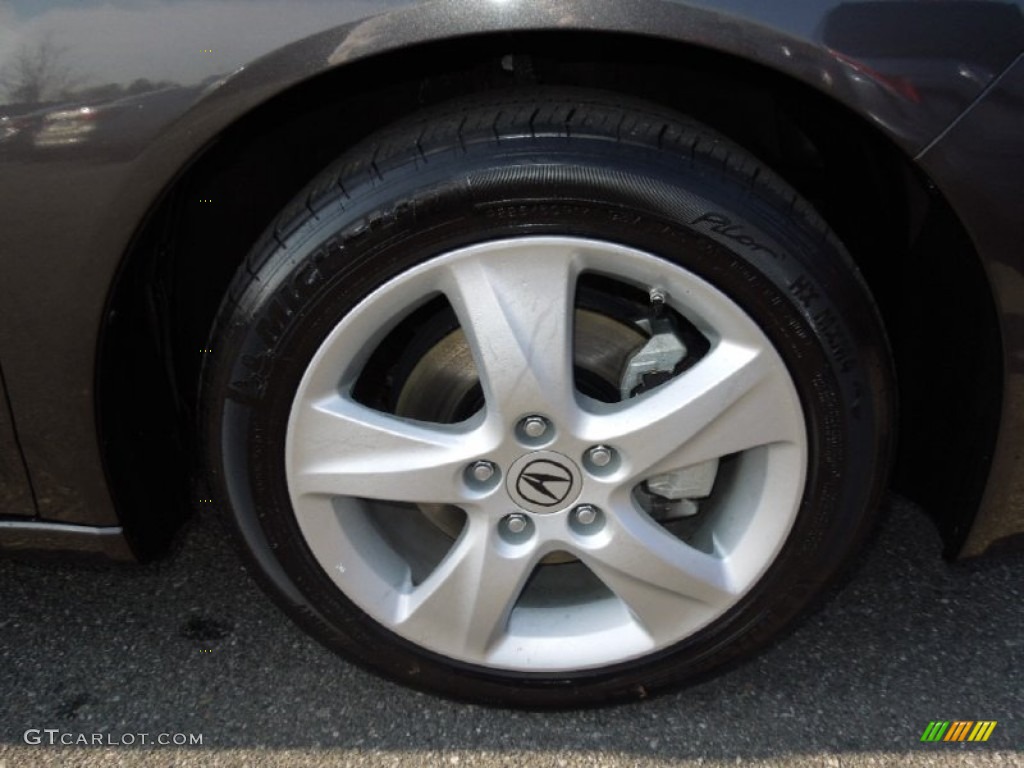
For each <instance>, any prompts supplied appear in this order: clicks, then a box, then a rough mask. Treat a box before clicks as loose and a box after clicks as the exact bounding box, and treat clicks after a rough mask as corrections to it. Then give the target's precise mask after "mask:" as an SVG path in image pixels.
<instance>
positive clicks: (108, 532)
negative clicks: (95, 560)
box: [0, 520, 135, 562]
mask: <svg viewBox="0 0 1024 768" xmlns="http://www.w3.org/2000/svg"><path fill="white" fill-rule="evenodd" d="M54 551H57V552H59V551H74V552H76V553H78V554H80V555H86V556H88V555H97V556H99V557H101V558H103V559H104V560H120V561H122V562H131V561H133V560H134V559H135V555H134V554H133V552H132V549H131V547H129V546H128V542H127V540H126V539H125V537H124V531H123V530H122V529H121V528H120V527H117V526H112V527H109V528H100V527H95V526H87V525H71V524H68V523H43V522H37V521H28V520H26V521H19V520H0V552H9V553H39V552H54Z"/></svg>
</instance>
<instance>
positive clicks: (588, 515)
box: [573, 504, 597, 525]
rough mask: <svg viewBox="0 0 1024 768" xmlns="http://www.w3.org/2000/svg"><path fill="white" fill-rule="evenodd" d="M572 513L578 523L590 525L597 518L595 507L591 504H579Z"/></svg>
mask: <svg viewBox="0 0 1024 768" xmlns="http://www.w3.org/2000/svg"><path fill="white" fill-rule="evenodd" d="M573 514H574V515H575V517H576V522H577V523H579V524H580V525H592V524H593V522H594V521H595V520H597V507H595V506H593V505H592V504H580V505H579V506H578V507H576V509H575V510H574V512H573Z"/></svg>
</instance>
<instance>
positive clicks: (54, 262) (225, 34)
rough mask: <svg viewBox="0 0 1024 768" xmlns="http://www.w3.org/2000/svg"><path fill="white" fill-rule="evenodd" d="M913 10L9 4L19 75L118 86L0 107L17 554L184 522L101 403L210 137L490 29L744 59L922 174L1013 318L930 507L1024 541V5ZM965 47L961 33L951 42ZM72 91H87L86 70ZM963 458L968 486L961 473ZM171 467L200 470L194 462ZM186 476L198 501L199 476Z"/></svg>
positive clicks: (5, 374) (975, 537) (1, 305)
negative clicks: (34, 58) (323, 87)
mask: <svg viewBox="0 0 1024 768" xmlns="http://www.w3.org/2000/svg"><path fill="white" fill-rule="evenodd" d="M915 5H918V4H912V3H888V4H884V3H857V2H852V3H838V2H831V1H830V0H798V1H795V2H786V3H765V2H761V1H760V0H713V1H712V0H709V1H708V2H704V3H694V2H668V1H666V0H632V1H631V2H621V0H565V1H561V0H558V1H555V0H531V1H530V2H526V1H525V0H440V1H435V2H400V1H397V0H391V1H387V0H384V1H379V0H356V1H354V2H327V1H325V0H288V1H287V2H285V1H284V0H257V1H255V2H234V1H233V0H180V1H175V0H160V1H157V0H153V1H150V2H119V3H113V4H109V3H98V2H74V3H72V2H60V1H56V2H39V1H38V0H35V1H33V2H8V3H0V72H3V71H4V70H3V67H4V65H5V64H6V65H7V70H6V72H7V73H8V77H10V76H11V72H12V67H13V66H15V64H16V63H17V61H18V58H19V57H21V58H22V60H24V61H28V60H30V58H31V55H32V52H33V51H36V52H38V51H42V50H44V48H45V47H46V46H48V48H47V49H46V50H47V51H48V52H49V55H50V56H51V58H52V60H53V61H52V62H51V64H52V68H53V69H52V71H53V77H54V78H56V79H58V80H60V81H61V82H63V83H64V84H65V85H66V86H67V85H68V84H73V83H76V84H80V83H86V84H92V83H97V81H99V82H109V83H112V84H115V85H119V86H121V88H120V90H118V89H114V91H116V95H117V98H109V96H107V97H104V94H102V93H100V91H101V90H102V89H95V90H94V91H93V94H94V95H93V97H92V98H91V100H90V99H88V98H86V99H82V98H79V99H74V98H71V99H70V100H68V99H59V98H50V99H48V100H46V102H45V103H41V104H39V103H37V104H23V103H11V99H10V98H8V103H7V104H2V103H0V118H4V119H5V122H0V366H2V367H0V371H2V377H0V394H2V395H3V399H2V400H0V548H2V549H8V550H17V549H20V550H42V549H56V550H77V551H90V552H97V553H102V554H104V555H106V556H109V557H114V558H132V557H136V556H139V555H140V553H141V552H142V550H143V549H145V548H144V547H139V546H137V545H136V544H135V543H133V539H132V528H133V526H136V527H145V526H146V525H148V523H147V517H148V516H157V515H165V514H168V513H167V512H166V511H161V510H162V509H163V508H162V507H161V506H160V504H159V503H158V502H159V500H158V499H156V498H154V499H153V500H152V501H153V503H152V504H151V505H149V504H147V503H146V495H145V489H143V490H142V491H141V492H138V491H136V492H134V493H129V492H121V491H119V490H118V486H119V485H120V484H122V483H124V482H125V475H126V474H131V473H132V471H133V470H132V469H131V467H128V468H127V469H125V467H124V466H122V467H121V468H117V467H114V466H113V465H112V461H113V460H112V459H111V456H113V455H117V454H123V453H126V452H127V453H132V452H136V451H137V452H139V453H145V452H146V450H147V446H148V445H149V443H140V444H139V445H132V444H131V438H130V431H123V432H117V431H115V430H111V428H110V427H109V420H110V419H112V418H115V417H112V416H111V413H112V412H113V411H116V410H117V405H116V402H117V401H116V399H115V400H113V401H112V402H114V405H113V406H111V405H109V402H110V396H109V395H107V397H108V405H107V406H106V407H105V408H104V407H103V406H102V403H101V402H100V401H101V400H102V399H103V397H104V396H105V395H104V392H103V389H104V387H106V388H107V390H108V391H117V392H121V391H125V388H130V386H131V385H130V383H129V384H126V383H125V382H123V381H122V382H120V383H119V384H117V385H116V386H115V385H111V384H110V383H109V382H111V381H112V380H114V379H116V377H117V376H118V375H119V374H118V373H117V372H114V373H111V366H110V365H109V362H110V360H109V358H108V357H105V355H109V354H111V353H110V352H109V350H110V349H117V347H116V345H112V344H111V343H110V342H108V341H107V340H106V338H105V334H107V333H108V331H109V329H110V327H111V326H112V323H114V322H115V320H116V314H117V312H118V311H119V309H118V307H119V304H118V301H119V300H120V299H118V298H117V297H115V296H114V292H115V290H116V289H115V286H116V285H117V281H118V278H119V276H123V275H124V274H125V273H126V271H130V270H131V269H136V268H138V267H137V266H132V264H133V261H132V260H133V259H138V258H141V257H139V252H140V248H142V246H141V245H140V243H143V242H144V241H145V239H146V234H145V230H146V227H147V226H150V225H152V224H153V222H154V221H156V220H157V219H158V218H159V216H160V215H161V214H159V213H157V212H158V211H160V210H161V206H164V205H167V201H168V199H169V198H170V197H171V196H172V195H173V194H174V190H175V189H176V185H179V184H181V183H182V182H181V179H182V178H184V177H186V176H187V174H188V173H189V169H190V168H192V167H193V166H195V165H196V164H197V163H200V162H201V161H202V158H204V156H205V155H206V154H207V153H209V152H210V151H211V147H215V146H216V145H217V143H218V142H219V141H223V140H224V137H229V136H231V135H232V134H231V131H232V130H234V129H235V128H236V126H238V125H241V124H244V123H246V121H249V122H250V124H251V121H253V120H256V119H258V118H257V117H254V115H259V114H260V110H261V109H262V108H263V107H264V106H265V105H267V104H271V103H279V100H280V99H281V98H283V97H285V98H286V97H287V96H288V94H289V93H292V92H297V91H298V90H301V89H302V88H303V87H305V86H306V85H307V84H309V83H313V82H323V81H324V80H323V79H324V78H331V77H335V76H337V77H338V78H339V79H338V80H337V82H338V83H339V84H344V83H346V82H351V81H347V80H345V79H344V73H346V72H352V73H356V74H353V75H352V77H363V76H370V77H373V78H376V81H379V82H387V81H388V78H389V77H392V76H393V77H395V78H406V79H408V78H409V77H410V71H409V68H410V66H411V67H412V68H414V69H415V68H416V67H417V55H418V52H422V55H423V56H424V57H429V56H432V55H434V54H435V53H436V51H438V50H441V49H440V48H439V47H438V46H452V47H453V48H455V47H458V46H464V45H468V44H469V43H472V42H474V41H476V43H478V44H479V43H480V41H492V42H493V45H494V46H495V52H496V55H497V54H500V53H501V50H502V48H501V46H505V48H507V49H508V51H509V52H510V53H514V52H515V51H517V50H519V48H520V47H522V46H523V45H526V44H527V43H528V41H529V40H531V36H536V35H559V36H560V37H559V38H558V39H559V40H562V39H572V38H573V37H574V36H578V37H579V39H581V40H600V41H621V40H628V41H633V42H634V43H635V42H637V41H639V42H640V43H641V44H642V43H644V42H645V41H650V42H651V43H657V44H658V45H660V46H679V48H680V50H681V51H694V50H697V51H708V52H710V53H713V54H714V55H715V56H723V57H727V58H728V59H729V60H735V61H737V62H743V63H744V64H745V65H747V66H750V67H751V68H753V69H757V70H758V71H763V72H765V73H770V76H771V77H772V78H776V79H778V80H779V81H791V82H793V83H794V84H797V85H798V86H799V87H800V88H802V89H806V90H808V91H814V92H815V93H817V94H819V95H820V96H821V97H822V98H823V99H825V100H829V101H832V102H835V103H836V104H837V105H838V106H837V109H841V110H843V111H844V112H847V113H849V116H850V120H856V121H859V122H860V123H863V126H864V130H866V131H870V132H872V133H875V134H878V135H879V136H880V137H884V141H886V142H889V143H890V144H891V145H892V146H893V148H894V151H896V152H898V153H900V154H902V155H903V156H904V157H905V159H906V162H907V163H908V165H911V166H914V167H915V168H916V171H917V172H919V173H920V177H921V179H922V180H923V184H924V185H925V186H926V187H927V188H929V189H931V190H933V191H934V192H935V194H936V195H938V196H941V198H942V199H943V200H945V201H946V202H947V203H948V204H949V207H950V209H951V211H952V212H953V214H954V215H955V216H956V218H957V224H958V226H961V227H962V229H963V231H964V232H965V233H966V234H967V236H968V237H969V240H970V244H971V246H972V255H971V258H972V259H975V260H976V261H977V262H978V267H979V270H980V272H979V273H983V274H984V275H985V285H986V286H987V291H988V293H989V296H988V297H987V298H986V300H988V301H990V302H991V306H992V308H993V310H994V313H995V316H996V317H997V319H998V325H997V327H992V328H986V329H983V330H979V331H978V333H985V334H988V335H989V337H990V341H993V343H995V344H996V345H997V346H998V349H999V359H998V361H996V362H995V363H993V365H997V366H998V371H997V375H996V376H995V378H994V379H993V381H995V382H996V384H995V386H994V387H993V389H992V391H991V392H989V393H988V400H989V401H990V402H989V406H990V410H989V411H988V412H987V413H986V415H984V416H981V415H979V417H978V423H979V429H980V431H981V432H982V433H983V434H982V436H981V437H980V438H979V440H978V442H977V443H976V444H971V445H964V444H963V443H962V441H956V442H954V443H951V444H950V445H949V446H948V451H949V452H951V453H960V452H963V453H965V455H963V456H960V457H958V458H956V459H951V460H950V461H949V462H948V463H947V464H946V466H945V467H943V469H944V470H945V471H944V472H943V474H944V476H943V477H935V478H934V482H935V484H936V485H937V486H939V489H938V491H939V492H938V493H936V494H934V495H937V496H943V495H945V496H947V497H949V498H955V499H956V500H957V502H958V504H959V506H958V507H957V508H956V509H953V510H949V509H947V510H938V511H936V512H935V516H936V520H937V522H938V524H939V527H940V529H942V531H943V534H944V535H945V537H946V540H947V544H948V549H947V551H948V553H949V554H951V555H961V556H963V555H977V554H980V553H983V552H985V551H987V550H989V549H990V548H992V547H993V546H995V545H999V544H1003V543H1007V542H1012V541H1015V540H1016V539H1017V538H1018V537H1019V536H1020V534H1021V533H1022V532H1024V514H1022V511H1021V504H1020V500H1021V499H1022V498H1024V443H1022V441H1024V365H1022V364H1021V362H1020V361H1021V360H1022V359H1024V323H1022V322H1021V313H1022V312H1024V254H1022V253H1021V250H1022V245H1021V244H1022V243H1024V215H1021V214H1022V211H1021V204H1020V200H1022V199H1024V182H1022V180H1024V151H1022V142H1021V136H1022V135H1024V60H1022V58H1021V50H1022V42H1021V41H1022V40H1024V35H1022V31H1021V30H1022V28H1024V25H1022V23H1021V18H1022V9H1024V4H1022V3H1020V2H1017V3H960V4H952V3H939V4H929V5H931V6H932V7H937V6H939V5H942V6H943V7H944V8H945V9H946V10H945V13H946V16H945V17H943V16H942V15H941V14H940V15H939V16H933V17H932V18H933V19H938V21H936V22H935V23H934V24H932V25H929V24H919V25H917V26H915V20H916V21H920V20H921V19H922V18H923V17H922V16H921V15H920V13H919V12H918V11H917V9H915V8H914V7H913V6H915ZM955 5H959V6H962V8H957V7H954V6H955ZM964 10H970V11H972V12H973V14H974V15H973V16H972V17H971V18H980V17H979V16H978V15H977V14H978V13H981V14H985V13H988V12H989V11H991V16H992V19H993V21H991V23H980V24H979V26H978V27H977V28H973V29H972V28H971V27H970V26H968V27H963V26H962V24H961V22H962V20H963V19H964V18H965V17H964V16H963V11H964ZM915 14H916V15H915ZM595 36H601V37H595ZM952 40H959V42H957V43H955V44H950V45H949V47H948V48H946V49H944V48H943V45H944V41H952ZM524 41H526V42H524ZM487 44H488V45H491V42H488V43H487ZM669 49H670V48H669ZM398 54H401V56H400V57H398ZM423 63H424V66H425V65H426V64H427V59H426V58H425V59H424V62H423ZM142 78H145V79H146V80H148V81H149V83H150V84H152V83H158V82H160V81H169V82H173V83H174V85H173V86H167V87H164V88H153V89H152V90H146V84H145V83H144V84H143V85H141V86H140V87H139V89H138V90H139V91H140V92H139V93H138V94H136V95H132V94H128V95H125V94H126V92H125V90H124V86H127V85H128V84H130V83H133V82H135V83H138V82H140V79H142ZM77 92H78V93H86V94H87V93H88V92H89V91H88V88H86V87H85V86H84V85H78V86H77ZM338 99H339V100H344V99H345V93H344V92H340V93H338ZM275 100H278V101H277V102H276V101H275ZM83 109H84V110H86V111H82V110H83ZM76 110H77V111H78V112H76ZM90 121H95V123H96V124H95V126H94V127H92V128H89V127H88V124H89V122H90ZM5 125H6V126H7V129H6V133H5V129H4V126H5ZM291 191H292V192H294V191H295V190H294V189H293V190H291ZM215 203H216V201H215ZM215 203H214V204H215ZM209 226H212V225H209ZM147 258H149V259H151V260H158V259H159V258H160V256H159V254H156V255H150V256H148V257H147ZM154 269H159V267H154ZM197 279H201V277H200V276H197ZM935 332H936V333H939V334H941V333H942V329H941V328H940V327H936V328H935ZM993 334H994V337H993ZM154 343H156V342H154ZM105 350H107V351H105ZM120 350H121V353H122V354H123V351H124V347H122V348H120ZM950 352H951V354H955V353H956V350H955V349H953V350H950ZM198 353H199V350H197V354H198ZM114 367H115V368H116V365H115V366H114ZM125 370H126V374H125V375H126V376H131V375H133V374H132V373H131V368H130V366H128V367H127V368H126V369H125ZM119 388H120V389H119ZM138 399H141V400H145V396H144V395H140V396H139V398H138ZM153 407H154V408H156V407H157V406H156V405H155V404H154V406H153ZM934 407H935V408H936V409H942V408H948V409H952V410H955V409H958V408H962V407H963V404H962V403H956V402H950V403H945V404H943V403H936V404H935V405H934ZM139 412H140V413H143V414H144V413H145V410H144V408H142V409H141V410H140V411H139ZM131 418H136V417H135V416H132V417H131ZM988 423H990V424H991V427H990V428H988V429H987V431H986V429H984V428H982V427H984V425H985V424H988ZM167 439H168V440H171V439H172V438H171V437H170V436H168V437H167ZM175 439H176V438H175ZM957 467H962V468H963V473H962V474H963V475H964V477H962V478H960V477H952V476H951V472H953V471H955V470H956V468H957ZM167 474H168V475H169V476H171V477H170V480H171V482H177V483H179V484H181V485H182V486H186V485H187V476H186V477H181V476H179V475H178V474H176V472H172V471H171V469H170V468H168V472H167ZM944 489H946V490H948V491H949V492H948V493H946V494H943V492H942V491H943V490H944ZM189 490H190V492H191V493H192V495H193V496H195V497H196V498H201V496H202V491H201V487H199V488H198V489H197V488H195V487H192V486H189ZM151 493H152V494H153V495H154V497H156V496H159V495H161V494H162V491H161V490H160V489H158V488H152V489H151ZM925 495H926V496H927V495H928V494H925ZM115 499H116V502H115ZM129 505H130V506H131V507H132V509H129ZM173 527H174V526H173V525H167V526H163V527H162V528H161V533H160V536H166V535H167V534H168V532H169V531H170V530H172V529H173Z"/></svg>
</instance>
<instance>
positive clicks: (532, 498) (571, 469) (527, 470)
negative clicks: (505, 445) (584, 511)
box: [505, 451, 583, 514]
mask: <svg viewBox="0 0 1024 768" xmlns="http://www.w3.org/2000/svg"><path fill="white" fill-rule="evenodd" d="M506 478H507V479H506V480H505V487H506V489H507V490H508V495H509V496H511V497H512V500H513V501H514V502H515V503H516V504H518V505H519V506H520V507H522V508H523V509H525V510H528V511H530V512H536V513H538V514H549V513H551V512H558V511H560V510H562V509H565V508H566V507H568V506H569V505H570V504H572V503H573V502H574V501H576V499H577V498H578V497H579V495H580V491H581V490H583V477H582V476H581V475H580V470H579V468H578V467H577V466H576V463H575V462H574V461H573V460H572V459H570V458H568V457H567V456H563V455H562V454H560V453H555V452H554V451H534V452H533V453H528V454H526V455H525V456H521V457H520V458H519V459H517V460H516V461H515V463H513V464H512V466H511V467H510V468H509V471H508V474H507V475H506Z"/></svg>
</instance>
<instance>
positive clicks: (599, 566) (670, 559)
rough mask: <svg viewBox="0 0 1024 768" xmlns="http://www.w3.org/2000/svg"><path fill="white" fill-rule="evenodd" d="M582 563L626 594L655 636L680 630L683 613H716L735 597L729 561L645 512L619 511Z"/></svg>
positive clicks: (620, 594)
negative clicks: (696, 546) (686, 540)
mask: <svg viewBox="0 0 1024 768" xmlns="http://www.w3.org/2000/svg"><path fill="white" fill-rule="evenodd" d="M609 526H610V534H609V536H608V537H607V538H605V539H604V540H603V541H602V543H601V544H600V545H599V546H595V547H592V548H586V549H581V550H580V552H579V555H580V558H581V559H582V560H583V562H584V563H585V564H586V565H587V566H588V567H589V568H590V569H591V570H592V571H593V572H594V573H595V574H596V575H597V577H598V578H599V579H601V581H603V582H604V584H605V586H607V587H608V588H609V589H610V590H611V591H612V592H614V593H615V594H616V595H617V596H618V597H619V599H621V600H622V601H623V602H624V603H625V604H626V606H627V607H628V608H629V610H630V611H631V612H632V613H633V615H634V616H635V617H636V619H637V621H639V622H640V624H641V625H642V626H643V627H644V628H645V629H646V631H647V632H648V634H650V635H651V636H652V637H653V638H654V639H655V640H658V641H660V640H663V639H664V638H666V637H671V636H673V635H674V634H675V633H677V632H678V627H679V625H680V623H681V619H680V617H681V616H686V617H687V622H686V623H690V621H689V620H690V618H691V617H692V615H693V614H694V613H701V614H703V613H709V614H710V613H716V612H718V611H719V610H721V609H722V608H724V607H726V606H728V605H729V604H731V603H732V602H733V601H734V600H735V599H736V589H735V587H734V585H733V584H732V578H731V572H730V569H729V567H728V565H727V563H726V561H725V560H722V559H721V558H718V557H715V556H713V555H709V554H707V553H704V552H701V551H699V550H697V549H694V548H693V547H691V546H689V545H688V544H685V543H684V542H682V541H680V540H679V539H677V538H676V537H675V536H673V535H672V534H670V533H669V532H668V531H666V530H665V529H664V528H662V527H661V526H660V525H658V524H657V523H655V522H654V521H653V520H651V519H650V518H649V517H647V516H646V515H644V514H642V513H640V512H638V511H636V510H630V511H617V512H616V514H615V515H613V516H609Z"/></svg>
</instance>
